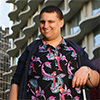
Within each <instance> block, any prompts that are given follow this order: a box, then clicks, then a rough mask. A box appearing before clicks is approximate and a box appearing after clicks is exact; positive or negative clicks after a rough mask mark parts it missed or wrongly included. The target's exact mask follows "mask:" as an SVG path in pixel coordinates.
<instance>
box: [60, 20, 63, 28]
mask: <svg viewBox="0 0 100 100" xmlns="http://www.w3.org/2000/svg"><path fill="white" fill-rule="evenodd" d="M60 21H61V28H62V27H63V25H64V19H61V20H60Z"/></svg>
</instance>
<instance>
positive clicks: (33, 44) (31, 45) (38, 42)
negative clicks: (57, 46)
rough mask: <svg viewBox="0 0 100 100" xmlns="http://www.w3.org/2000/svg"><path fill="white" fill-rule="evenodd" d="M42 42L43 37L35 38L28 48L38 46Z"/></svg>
mask: <svg viewBox="0 0 100 100" xmlns="http://www.w3.org/2000/svg"><path fill="white" fill-rule="evenodd" d="M40 43H41V39H39V40H35V41H33V42H32V43H30V44H29V45H28V46H27V47H26V49H27V50H30V49H32V48H34V47H35V48H36V47H37V46H38V45H39V44H40Z"/></svg>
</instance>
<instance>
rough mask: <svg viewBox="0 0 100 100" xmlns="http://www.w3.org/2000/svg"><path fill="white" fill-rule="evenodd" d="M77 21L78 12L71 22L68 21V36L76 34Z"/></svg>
mask: <svg viewBox="0 0 100 100" xmlns="http://www.w3.org/2000/svg"><path fill="white" fill-rule="evenodd" d="M79 21H80V12H78V13H77V14H76V15H75V16H74V17H73V18H71V20H70V21H69V26H70V34H74V33H76V32H77V31H78V30H79V29H80V27H79Z"/></svg>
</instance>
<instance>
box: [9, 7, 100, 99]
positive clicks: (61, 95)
mask: <svg viewBox="0 0 100 100" xmlns="http://www.w3.org/2000/svg"><path fill="white" fill-rule="evenodd" d="M63 25H64V19H63V14H62V12H61V10H60V9H59V8H57V7H55V6H47V7H45V8H43V9H42V11H41V13H40V31H41V34H42V36H43V39H42V40H36V41H34V42H33V43H31V44H30V45H29V46H28V47H27V48H26V50H25V51H24V53H23V54H22V55H21V57H20V58H19V61H18V66H17V69H16V72H15V74H14V77H13V79H12V85H11V90H10V94H9V100H17V99H20V100H21V99H22V100H23V99H28V100H41V99H42V100H65V99H69V100H80V99H83V96H82V91H81V86H83V85H85V86H86V87H90V88H91V87H93V86H92V84H93V85H94V86H97V85H98V84H99V73H98V72H97V71H96V70H95V67H94V66H93V64H92V63H91V61H90V60H89V59H88V55H87V53H86V52H85V51H84V49H83V48H81V47H79V46H78V45H77V44H75V43H74V42H72V41H69V40H65V39H64V38H63V37H62V36H61V28H62V27H63ZM79 57H80V58H79ZM80 62H81V66H80ZM89 78H90V81H91V82H92V84H91V83H90V81H89ZM86 93H87V92H86ZM87 98H88V99H89V97H88V96H87Z"/></svg>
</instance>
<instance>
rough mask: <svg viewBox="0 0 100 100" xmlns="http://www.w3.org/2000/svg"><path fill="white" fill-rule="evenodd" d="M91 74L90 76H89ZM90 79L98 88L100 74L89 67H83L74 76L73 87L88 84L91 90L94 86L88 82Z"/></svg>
mask: <svg viewBox="0 0 100 100" xmlns="http://www.w3.org/2000/svg"><path fill="white" fill-rule="evenodd" d="M88 74H89V76H88ZM89 77H90V81H91V82H92V84H93V85H94V86H97V85H98V84H99V77H100V76H99V73H98V72H97V71H95V70H92V69H91V68H89V67H87V66H82V67H80V68H79V70H77V71H76V72H75V74H74V77H73V80H72V87H75V86H77V87H78V86H82V85H85V84H87V85H88V86H89V87H90V88H93V86H92V84H91V83H90V81H89V80H88V78H89Z"/></svg>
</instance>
